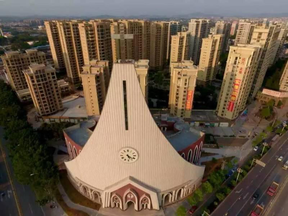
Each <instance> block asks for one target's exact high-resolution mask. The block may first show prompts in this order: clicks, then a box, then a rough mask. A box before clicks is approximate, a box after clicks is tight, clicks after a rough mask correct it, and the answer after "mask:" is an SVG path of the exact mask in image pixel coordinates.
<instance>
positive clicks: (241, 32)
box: [234, 20, 255, 45]
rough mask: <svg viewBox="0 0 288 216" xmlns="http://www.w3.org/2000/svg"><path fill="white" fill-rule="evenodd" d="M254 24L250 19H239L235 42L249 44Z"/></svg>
mask: <svg viewBox="0 0 288 216" xmlns="http://www.w3.org/2000/svg"><path fill="white" fill-rule="evenodd" d="M254 26H255V25H254V24H252V23H251V22H250V21H246V20H240V21H239V24H238V29H237V34H236V38H235V44H234V45H237V44H249V43H250V41H251V37H252V33H253V30H254Z"/></svg>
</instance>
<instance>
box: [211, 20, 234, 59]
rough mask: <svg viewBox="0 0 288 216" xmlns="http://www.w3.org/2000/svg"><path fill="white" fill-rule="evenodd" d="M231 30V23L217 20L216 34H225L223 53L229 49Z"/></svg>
mask: <svg viewBox="0 0 288 216" xmlns="http://www.w3.org/2000/svg"><path fill="white" fill-rule="evenodd" d="M230 31H231V23H229V22H225V21H217V22H216V23H215V34H222V35H223V39H222V48H221V52H222V53H223V52H226V50H227V49H228V41H229V36H230Z"/></svg>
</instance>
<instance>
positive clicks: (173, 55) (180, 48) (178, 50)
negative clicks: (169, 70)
mask: <svg viewBox="0 0 288 216" xmlns="http://www.w3.org/2000/svg"><path fill="white" fill-rule="evenodd" d="M189 42H190V33H189V32H178V34H177V35H173V36H172V37H171V50H170V62H180V61H183V60H188V59H189Z"/></svg>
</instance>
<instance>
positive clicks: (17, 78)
mask: <svg viewBox="0 0 288 216" xmlns="http://www.w3.org/2000/svg"><path fill="white" fill-rule="evenodd" d="M1 59H2V61H3V65H4V68H5V70H6V73H7V76H8V81H9V83H10V85H11V87H12V88H13V89H14V90H15V91H19V90H23V89H27V88H28V86H27V83H26V80H25V77H24V74H23V72H22V71H23V70H25V69H28V67H29V65H30V64H32V63H38V64H45V63H46V56H45V53H43V52H39V51H37V50H32V49H31V50H26V51H25V53H20V52H18V51H10V52H6V53H5V55H2V56H1Z"/></svg>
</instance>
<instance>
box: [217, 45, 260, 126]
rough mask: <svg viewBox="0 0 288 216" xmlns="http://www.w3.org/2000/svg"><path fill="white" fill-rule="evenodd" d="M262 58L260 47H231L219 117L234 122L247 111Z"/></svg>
mask: <svg viewBox="0 0 288 216" xmlns="http://www.w3.org/2000/svg"><path fill="white" fill-rule="evenodd" d="M260 57H261V46H260V45H250V44H246V45H245V44H244V45H240V44H239V45H238V46H231V47H230V51H229V55H228V59H227V64H226V69H225V74H224V79H223V83H222V86H221V91H220V96H219V99H218V105H217V110H216V112H217V115H218V116H220V117H222V118H226V119H230V120H234V119H236V118H237V117H238V115H239V113H240V112H241V111H243V110H244V109H245V107H246V103H247V99H248V97H249V93H250V90H251V87H252V83H253V79H254V76H255V72H256V70H257V66H258V61H259V59H260Z"/></svg>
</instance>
